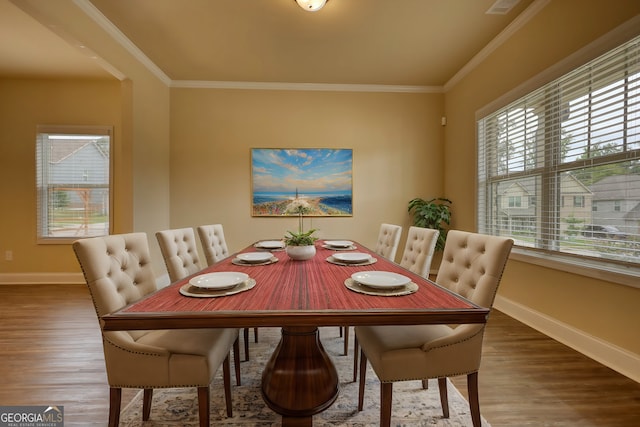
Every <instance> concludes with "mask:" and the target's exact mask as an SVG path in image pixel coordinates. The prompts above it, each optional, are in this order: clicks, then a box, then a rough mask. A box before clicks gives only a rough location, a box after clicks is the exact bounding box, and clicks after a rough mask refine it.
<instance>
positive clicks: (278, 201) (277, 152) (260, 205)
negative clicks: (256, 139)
mask: <svg viewBox="0 0 640 427" xmlns="http://www.w3.org/2000/svg"><path fill="white" fill-rule="evenodd" d="M352 190H353V150H351V149H334V148H300V149H284V148H252V149H251V210H252V216H290V215H299V212H300V211H299V207H300V206H301V205H303V206H305V212H304V215H305V216H352V215H353V197H352V196H353V195H352Z"/></svg>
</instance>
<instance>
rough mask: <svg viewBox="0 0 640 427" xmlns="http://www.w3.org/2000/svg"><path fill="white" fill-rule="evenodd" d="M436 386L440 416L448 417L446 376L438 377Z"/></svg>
mask: <svg viewBox="0 0 640 427" xmlns="http://www.w3.org/2000/svg"><path fill="white" fill-rule="evenodd" d="M438 388H439V389H440V405H442V416H443V417H444V418H449V397H448V395H447V377H444V378H438Z"/></svg>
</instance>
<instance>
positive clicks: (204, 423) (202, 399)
mask: <svg viewBox="0 0 640 427" xmlns="http://www.w3.org/2000/svg"><path fill="white" fill-rule="evenodd" d="M209 402H210V399H209V386H206V387H198V416H199V418H200V427H209V410H210V405H211V404H210V403H209Z"/></svg>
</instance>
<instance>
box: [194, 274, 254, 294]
mask: <svg viewBox="0 0 640 427" xmlns="http://www.w3.org/2000/svg"><path fill="white" fill-rule="evenodd" d="M247 279H249V275H248V274H245V273H238V272H235V271H218V272H215V273H206V274H201V275H199V276H196V277H193V278H191V279H190V280H189V284H190V285H191V286H195V287H197V288H202V289H215V290H222V289H231V288H233V287H234V286H238V285H239V284H240V283H242V282H245V281H246V280H247Z"/></svg>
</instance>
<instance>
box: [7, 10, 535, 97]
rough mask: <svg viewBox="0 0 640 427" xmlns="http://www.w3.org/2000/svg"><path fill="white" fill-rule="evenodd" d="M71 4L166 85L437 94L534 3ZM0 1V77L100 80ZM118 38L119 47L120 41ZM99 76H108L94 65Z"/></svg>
mask: <svg viewBox="0 0 640 427" xmlns="http://www.w3.org/2000/svg"><path fill="white" fill-rule="evenodd" d="M501 1H502V2H507V3H516V4H515V6H514V7H513V9H511V10H510V11H509V12H508V13H506V14H487V13H486V12H487V11H488V10H489V9H490V8H491V7H492V6H493V5H494V3H495V2H496V0H329V1H328V3H327V4H326V6H325V7H324V9H322V10H320V11H318V12H306V11H304V10H302V9H301V8H299V7H298V6H297V5H296V3H295V2H294V0H75V2H76V3H77V4H80V5H81V6H83V8H84V9H85V10H86V9H94V8H96V9H97V11H99V12H100V13H98V14H97V16H99V19H100V20H102V21H103V23H104V22H107V21H106V20H108V21H110V22H111V23H113V24H114V25H115V26H116V27H117V29H118V30H119V32H121V33H118V32H117V31H115V32H114V35H115V37H116V38H119V39H120V40H125V38H124V37H126V38H127V39H129V40H130V41H131V42H133V44H135V46H136V47H137V48H138V49H139V50H140V52H141V53H140V52H138V55H139V56H140V57H142V54H143V55H144V56H146V57H147V58H148V59H150V60H151V61H152V62H153V63H154V64H155V65H156V66H157V67H159V69H160V70H162V73H164V74H165V75H166V78H167V79H168V80H170V81H172V82H176V81H204V82H259V83H317V84H346V85H394V86H420V87H442V86H444V85H445V84H446V83H447V82H448V81H449V80H450V79H452V78H453V77H454V76H455V75H456V73H458V72H459V71H460V70H461V69H462V68H463V67H464V66H465V65H466V64H467V63H469V61H471V60H472V59H473V58H474V56H476V55H477V54H478V53H479V52H480V51H482V49H483V48H485V46H487V45H488V44H489V43H490V42H491V41H492V40H493V39H494V38H495V37H496V36H498V35H499V34H500V33H501V32H502V31H503V30H505V28H507V27H508V26H509V24H511V23H512V22H513V21H514V19H515V18H517V17H518V15H519V14H520V13H522V12H523V11H524V10H525V9H526V8H527V7H528V6H530V5H531V4H532V3H534V1H535V0H519V1H514V0H501ZM19 4H20V1H19V0H0V76H4V77H54V78H55V77H76V78H78V77H88V78H95V77H99V78H105V77H110V76H111V74H109V73H108V72H107V71H106V69H105V67H102V66H101V65H100V61H96V60H95V58H92V57H91V55H90V54H85V53H83V51H82V50H83V48H82V46H81V45H78V44H77V43H76V44H75V45H72V44H70V43H68V42H67V41H65V40H64V39H63V38H61V37H59V36H57V35H56V34H55V33H54V32H53V31H52V30H50V29H49V28H47V27H45V26H44V25H42V24H40V23H39V22H38V21H37V20H36V19H35V18H33V17H32V16H30V15H29V14H28V13H27V12H25V11H23V10H22V9H21V8H20V7H18V6H17V5H19ZM123 35H124V37H123ZM106 68H107V69H108V68H109V67H106Z"/></svg>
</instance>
